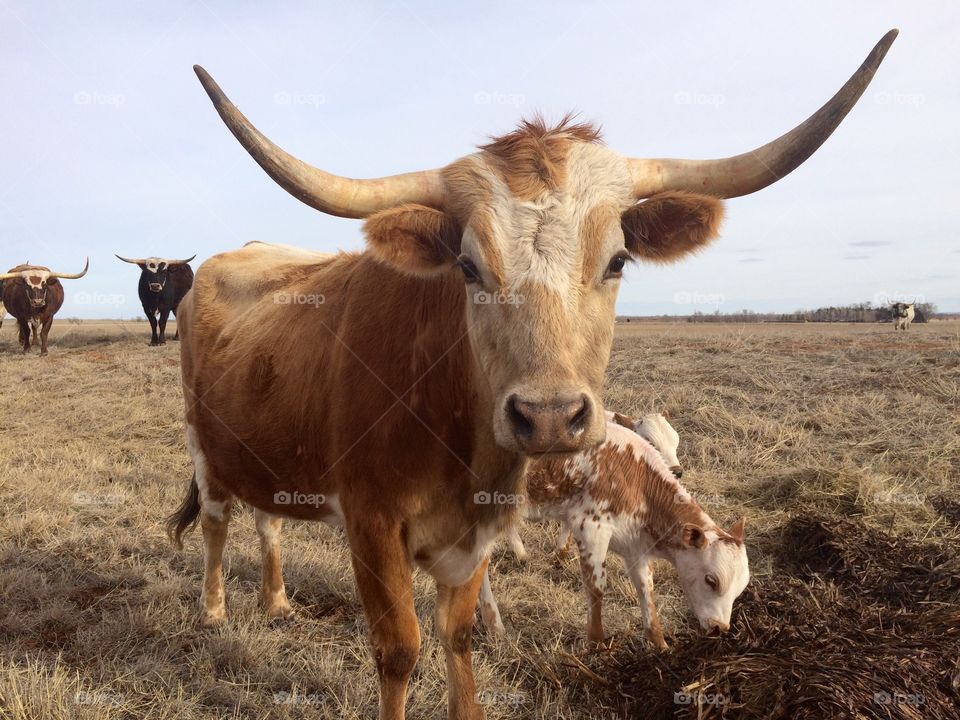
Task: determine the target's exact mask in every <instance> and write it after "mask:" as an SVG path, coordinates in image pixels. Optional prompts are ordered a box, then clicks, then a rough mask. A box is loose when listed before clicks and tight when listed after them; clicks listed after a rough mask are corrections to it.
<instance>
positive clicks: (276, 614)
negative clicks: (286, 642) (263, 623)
mask: <svg viewBox="0 0 960 720" xmlns="http://www.w3.org/2000/svg"><path fill="white" fill-rule="evenodd" d="M266 612H267V620H268V621H269V623H270V624H271V625H283V624H284V623H288V622H292V621H293V620H296V618H297V611H296V610H294V609H293V608H292V607H290V603H288V602H283V603H276V604H275V605H272V606H270V607H268V608H267V610H266Z"/></svg>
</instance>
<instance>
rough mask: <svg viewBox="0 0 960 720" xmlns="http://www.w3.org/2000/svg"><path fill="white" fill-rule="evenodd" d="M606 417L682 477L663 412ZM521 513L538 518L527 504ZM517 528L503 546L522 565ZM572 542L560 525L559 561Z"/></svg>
mask: <svg viewBox="0 0 960 720" xmlns="http://www.w3.org/2000/svg"><path fill="white" fill-rule="evenodd" d="M606 418H607V422H615V423H617V424H618V425H623V427H625V428H629V429H631V430H633V431H634V432H635V433H637V434H638V435H640V436H641V437H643V438H645V439H646V440H647V441H648V442H649V443H650V444H651V445H653V447H654V448H656V450H657V452H659V453H660V456H661V457H662V458H663V460H664V462H666V463H667V465H668V466H669V467H670V472H672V473H673V474H674V477H677V478H679V477H682V476H683V467H682V466H681V465H680V460H679V459H678V458H677V450H678V449H679V448H680V436H679V435H678V434H677V431H676V430H675V429H674V428H673V425H671V424H670V421H669V420H667V416H666V414H665V413H659V412H657V413H648V414H647V415H644V416H643V417H642V418H640V419H639V420H634V419H633V418H631V417H629V416H627V415H623V414H622V413H615V412H610V411H609V410H608V411H607V412H606ZM524 510H525V515H526V517H528V518H530V519H533V520H536V519H539V516H538V513H537V510H536V508H534V507H532V506H531V505H529V504H528V505H526V506H525V508H524ZM519 526H520V523H515V524H513V525H511V526H510V528H509V530H507V544H508V545H509V546H510V550H511V552H512V553H513V554H514V556H515V557H516V558H517V560H519V561H520V562H526V560H527V549H526V548H525V547H524V545H523V540H522V539H521V538H520V527H519ZM572 540H573V533H572V532H571V531H570V529H569V528H568V527H566V526H565V525H562V524H561V526H560V535H559V536H558V537H557V556H558V557H559V558H560V559H564V558H566V556H567V554H568V552H569V547H570V542H571V541H572Z"/></svg>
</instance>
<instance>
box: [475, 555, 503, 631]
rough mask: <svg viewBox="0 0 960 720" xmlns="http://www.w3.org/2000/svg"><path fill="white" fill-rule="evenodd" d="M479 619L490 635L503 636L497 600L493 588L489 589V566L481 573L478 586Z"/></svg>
mask: <svg viewBox="0 0 960 720" xmlns="http://www.w3.org/2000/svg"><path fill="white" fill-rule="evenodd" d="M479 603H480V619H481V620H483V626H484V627H485V628H486V629H487V632H488V633H490V634H491V635H503V633H504V629H503V620H502V619H501V618H500V608H499V607H497V598H495V597H494V595H493V588H492V587H490V568H489V566H488V567H487V569H486V570H485V571H484V573H483V582H482V583H481V584H480V599H479Z"/></svg>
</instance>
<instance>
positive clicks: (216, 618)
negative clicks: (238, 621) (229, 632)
mask: <svg viewBox="0 0 960 720" xmlns="http://www.w3.org/2000/svg"><path fill="white" fill-rule="evenodd" d="M226 623H227V611H226V609H225V608H217V609H216V610H204V611H203V614H202V615H201V616H200V627H205V628H216V627H220V626H221V625H226Z"/></svg>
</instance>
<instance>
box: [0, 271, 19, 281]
mask: <svg viewBox="0 0 960 720" xmlns="http://www.w3.org/2000/svg"><path fill="white" fill-rule="evenodd" d="M16 277H23V271H22V270H21V271H20V272H8V273H0V281H3V280H10V279H12V278H16Z"/></svg>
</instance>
